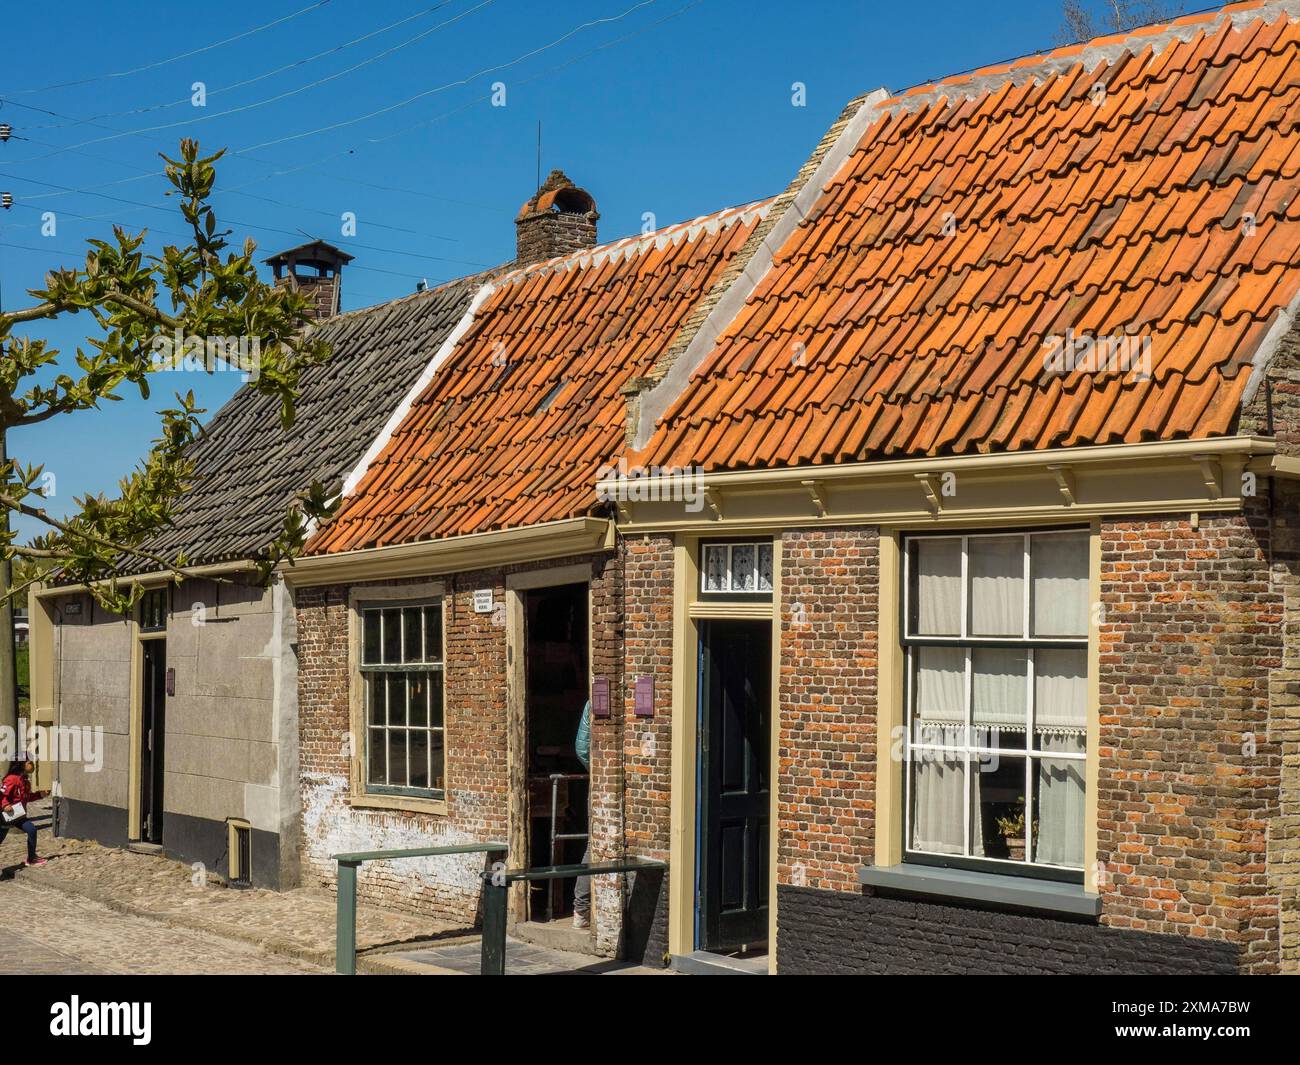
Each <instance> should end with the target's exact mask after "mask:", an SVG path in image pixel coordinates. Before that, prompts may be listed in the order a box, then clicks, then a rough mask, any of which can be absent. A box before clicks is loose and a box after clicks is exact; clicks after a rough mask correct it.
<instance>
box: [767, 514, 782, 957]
mask: <svg viewBox="0 0 1300 1065" xmlns="http://www.w3.org/2000/svg"><path fill="white" fill-rule="evenodd" d="M782 550H783V544H782V540H781V538H780V537H779V536H778V537H775V538H774V539H773V541H772V603H771V607H772V612H771V614H770V615H769V616H770V618H771V621H772V680H771V683H770V689H769V692H770V694H769V696H768V698H769V699H770V700H771V708H770V711H769V714H770V717H769V721H770V723H771V735H770V737H769V739H768V770H767V780H768V792H769V794H768V804H769V805H768V809H769V811H770V813H769V816H768V821H767V832H768V839H767V873H768V880H767V971H768V974H769V975H772V976H775V975H776V952H777V951H776V937H777V933H778V931H779V923H778V921H777V912H776V911H777V906H778V904H779V900H778V898H777V885H778V884H779V883H780V880H781V877H780V868H779V866H780V861H781V616H782V615H781V557H782Z"/></svg>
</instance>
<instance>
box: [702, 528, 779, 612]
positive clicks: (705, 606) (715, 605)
mask: <svg viewBox="0 0 1300 1065" xmlns="http://www.w3.org/2000/svg"><path fill="white" fill-rule="evenodd" d="M777 542H779V541H774V546H773V551H772V582H773V585H774V586H775V583H776V549H775V543H777ZM690 615H691V617H693V618H737V619H750V620H753V621H771V620H772V619H773V618H774V617H777V616H779V612H778V611H777V609H776V592H775V590H774V591H773V593H772V602H770V603H744V602H739V603H738V602H732V601H728V600H722V601H713V600H710V601H709V602H704V603H702V602H700V601H698V600H696V601H695V602H693V603H692V604H691V605H690Z"/></svg>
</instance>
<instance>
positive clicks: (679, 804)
mask: <svg viewBox="0 0 1300 1065" xmlns="http://www.w3.org/2000/svg"><path fill="white" fill-rule="evenodd" d="M697 550H698V546H697V541H696V539H695V538H694V537H691V536H679V537H677V538H676V539H675V541H674V544H673V706H672V768H671V779H672V784H671V788H670V801H669V832H670V836H669V846H668V867H669V869H670V870H671V871H672V875H671V876H670V877H669V878H668V952H669V953H670V954H689V953H691V951H693V950H694V949H695V807H696V794H695V745H696V743H697V737H696V703H697V699H698V694H697V692H696V668H695V667H696V662H697V660H698V658H699V634H698V631H697V628H696V625H695V622H694V621H693V620H692V619H691V617H690V611H689V604H690V601H691V599H692V598H693V594H692V593H693V589H694V588H695V584H696V582H697V581H698V580H699V570H698V567H697V564H696V554H695V553H696V551H697Z"/></svg>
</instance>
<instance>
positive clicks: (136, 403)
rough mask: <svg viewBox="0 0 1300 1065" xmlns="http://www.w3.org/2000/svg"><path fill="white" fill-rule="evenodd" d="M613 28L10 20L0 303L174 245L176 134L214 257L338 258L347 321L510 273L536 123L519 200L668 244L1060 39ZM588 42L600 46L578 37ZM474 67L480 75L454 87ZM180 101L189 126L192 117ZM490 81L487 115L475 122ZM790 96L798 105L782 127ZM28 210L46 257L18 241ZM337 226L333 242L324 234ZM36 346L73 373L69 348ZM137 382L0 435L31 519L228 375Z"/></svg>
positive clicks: (91, 7)
mask: <svg viewBox="0 0 1300 1065" xmlns="http://www.w3.org/2000/svg"><path fill="white" fill-rule="evenodd" d="M634 5H637V0H584V2H574V3H566V4H538V3H529V2H525V0H448V2H444V3H440V4H436V5H435V3H434V0H399V2H392V3H383V4H375V3H366V2H362V0H326V2H324V3H314V0H263V2H259V3H248V2H242V0H232V2H227V3H224V4H194V5H184V6H183V7H178V6H177V5H174V4H163V3H135V4H129V5H128V4H113V5H106V4H103V3H90V2H70V3H64V4H62V5H60V6H59V9H58V16H57V19H52V18H51V17H50V13H51V11H52V9H51V8H49V7H47V6H42V5H37V4H21V5H19V4H13V5H9V6H8V8H7V10H6V15H5V39H6V46H5V62H4V65H3V68H0V122H8V123H10V124H11V125H13V127H14V134H15V137H16V138H26V139H15V140H12V141H10V142H9V143H7V144H0V191H7V192H11V193H12V194H13V196H14V199H15V206H14V208H13V209H12V210H9V211H6V212H0V284H2V285H3V299H4V306H5V307H6V308H7V309H13V308H15V307H18V306H21V305H22V304H23V303H24V301H25V299H26V297H25V295H24V293H25V291H26V290H27V289H29V288H31V287H33V286H36V285H39V284H40V283H41V279H42V277H43V276H44V273H45V271H47V270H49V269H50V268H52V267H55V266H59V265H70V264H73V263H75V262H77V261H79V260H80V259H81V258H82V256H83V254H84V253H83V252H82V251H81V250H80V249H82V248H83V247H84V241H85V239H86V238H87V237H89V236H104V235H107V233H108V232H109V227H110V226H111V224H112V223H113V222H118V223H121V224H123V225H125V226H127V227H128V228H130V229H132V230H138V229H140V228H145V227H149V228H150V229H151V230H152V231H154V232H155V235H154V236H153V237H152V238H151V241H150V245H151V246H153V247H158V246H161V244H162V243H164V242H166V241H169V240H171V239H172V237H171V236H170V234H175V233H179V231H180V228H181V227H180V225H179V219H178V217H177V216H175V215H174V214H173V213H169V212H168V210H166V208H167V204H168V201H167V200H165V198H164V196H163V192H164V190H165V182H164V180H163V179H162V177H161V176H152V177H151V176H148V175H149V174H150V172H151V171H156V169H157V167H158V165H159V164H158V158H157V153H158V152H159V151H171V152H174V151H175V148H176V144H177V141H178V140H179V138H180V137H182V136H193V137H197V138H198V139H200V141H201V142H202V144H203V145H204V147H205V148H217V147H226V148H228V149H230V150H231V151H232V153H237V154H232V155H231V156H230V157H229V158H228V159H227V160H226V161H224V162H223V164H221V168H220V172H219V173H220V178H219V182H218V193H217V195H216V196H215V198H214V201H213V202H214V204H215V206H216V207H217V210H218V214H219V216H220V218H221V220H222V221H223V222H225V223H226V224H228V225H229V226H230V227H231V228H233V230H234V231H235V232H234V238H235V240H236V241H239V240H242V239H243V237H244V236H246V235H251V236H252V237H253V238H254V239H255V240H256V241H257V243H258V246H259V249H260V253H261V254H263V255H269V254H272V253H273V252H275V251H278V250H280V249H282V248H285V247H290V246H292V245H294V244H297V243H302V242H303V241H304V240H306V239H307V238H308V236H311V237H320V238H322V239H325V240H328V241H331V242H332V243H335V244H338V245H339V246H341V247H343V248H345V249H347V250H348V251H350V252H351V253H352V254H354V255H355V256H356V261H355V262H354V263H353V264H352V266H351V267H349V268H348V270H347V272H346V273H345V276H344V282H343V301H344V306H345V308H347V309H351V308H355V307H362V306H367V305H369V304H373V303H378V302H381V301H383V300H386V299H391V298H393V297H396V296H401V295H404V294H406V293H409V292H411V291H413V290H414V288H415V285H416V282H417V281H419V280H420V279H422V278H427V279H428V280H429V282H430V283H431V284H432V283H435V282H436V281H438V280H441V279H449V278H452V277H456V276H459V275H462V274H465V273H470V272H473V271H475V270H476V269H478V268H480V267H482V266H484V265H490V264H494V263H498V262H502V261H505V260H508V259H510V258H511V257H512V256H513V252H514V226H513V225H512V221H513V218H514V215H515V212H516V211H517V210H518V208H519V205H520V204H521V203H522V202H523V201H524V200H525V199H527V198H528V196H529V195H530V194H531V192H532V191H533V188H534V187H535V178H536V168H537V158H536V138H537V123H538V121H539V120H540V121H541V123H542V159H541V163H542V173H543V175H544V174H545V173H546V172H547V171H549V170H550V169H551V168H552V167H560V168H562V169H563V170H565V171H566V172H567V173H568V174H569V176H570V177H571V178H573V180H574V181H576V182H577V183H578V184H579V185H582V186H583V187H584V188H586V189H588V191H590V192H591V193H592V194H593V195H594V197H595V198H596V202H597V206H598V208H599V210H600V213H601V221H600V235H601V238H602V239H613V238H616V237H619V236H624V235H627V234H629V233H633V232H636V231H638V230H640V228H641V226H642V219H643V216H644V215H645V214H646V213H647V212H650V213H653V215H654V217H655V220H656V221H657V223H658V224H659V225H665V224H669V223H672V222H676V221H680V220H682V219H685V218H691V217H694V216H696V215H699V214H703V213H706V212H709V211H714V210H717V209H719V208H721V207H725V206H729V205H732V204H738V203H744V202H746V201H749V200H752V199H756V198H759V197H762V196H767V195H770V194H773V193H776V192H778V191H780V189H782V188H783V187H784V186H785V185H786V183H787V182H788V181H789V180H790V178H791V176H792V175H793V173H794V172H795V170H796V169H797V168H798V166H799V165H800V163H801V162H802V160H803V159H804V157H805V156H806V155H807V153H808V152H809V150H810V149H811V148H812V147H813V145H815V144H816V142H817V141H818V139H819V138H820V137H821V135H822V133H823V132H824V131H825V129H826V127H827V126H828V125H829V124H830V123H831V121H832V120H833V119H834V118H835V116H836V115H837V114H838V113H839V111H840V109H841V108H842V107H843V105H844V103H845V102H846V101H847V100H849V99H850V98H852V97H853V96H855V95H858V94H859V93H862V92H865V91H868V90H871V89H874V88H876V87H878V86H881V85H884V86H887V87H888V88H890V89H893V90H898V89H901V88H905V87H907V86H910V85H914V84H917V83H920V82H923V81H927V80H930V79H932V78H935V77H940V76H943V75H945V74H949V73H953V72H956V71H961V70H966V69H970V68H972V67H976V66H980V65H983V64H986V63H991V62H996V61H999V60H1003V59H1009V58H1012V57H1015V56H1018V55H1023V54H1025V53H1029V52H1033V51H1038V50H1041V49H1043V48H1047V47H1051V46H1053V45H1054V44H1056V43H1057V41H1056V35H1057V32H1058V30H1059V28H1060V25H1061V14H1060V8H1061V5H1060V2H1059V0H985V2H979V3H972V2H970V0H927V2H925V3H915V4H899V3H896V2H889V3H883V2H882V3H875V2H871V3H869V2H840V3H832V2H811V3H789V2H780V3H778V2H766V0H758V2H753V0H751V2H744V0H645V2H642V3H641V4H640V5H639V6H635V7H634ZM1187 6H1188V7H1189V8H1194V7H1200V6H1203V5H1200V4H1189V5H1187ZM435 7H436V10H431V9H434V8H435ZM304 9H308V10H305V11H304ZM299 12H303V13H300V14H299ZM620 16H621V17H620ZM275 20H282V21H280V23H279V24H278V25H274V26H271V27H270V28H266V29H262V30H260V31H259V32H256V33H252V34H249V35H247V36H244V37H242V38H241V39H239V40H237V41H234V42H232V43H229V44H225V45H222V46H220V47H216V48H210V49H209V48H208V47H207V46H209V45H212V44H215V43H217V42H220V41H223V40H226V39H227V38H230V37H233V36H235V35H238V34H244V33H245V32H246V31H249V30H254V29H256V28H258V27H262V26H264V25H266V24H267V23H271V22H273V21H275ZM399 20H406V21H404V22H402V24H401V25H397V26H393V27H392V28H390V29H388V30H386V31H385V32H381V33H376V32H375V31H377V30H380V29H381V28H383V27H385V26H389V25H390V24H393V23H397V22H399ZM595 20H608V21H603V22H601V23H599V24H597V25H590V26H586V27H585V28H579V27H582V26H583V24H584V23H589V22H594V21H595ZM444 23H446V24H445V25H441V24H444ZM370 34H373V36H369V37H368V38H367V39H365V40H362V41H360V42H359V43H356V44H352V45H350V46H349V47H345V48H339V46H340V45H343V44H346V43H347V42H350V41H353V40H354V39H356V38H359V37H363V36H365V35H370ZM417 35H423V36H418V39H414V40H412V39H413V38H417ZM555 42H558V43H555ZM399 46H400V47H399ZM547 46H549V47H547ZM200 49H203V50H202V51H198V54H191V55H188V56H186V57H185V58H179V59H176V60H175V61H174V62H163V61H164V60H168V59H170V58H172V57H176V56H181V55H182V54H184V53H192V52H196V51H197V50H200ZM393 49H395V50H393ZM389 50H393V51H391V53H390V54H386V55H385V54H383V53H386V52H389ZM320 53H325V54H324V55H320V57H319V58H314V59H313V58H311V57H314V56H317V55H318V54H320ZM530 53H535V54H531V55H530ZM304 60H310V61H304ZM358 64H365V65H364V66H361V67H360V69H357V70H353V71H349V69H348V68H351V67H354V66H357V65H358ZM493 67H502V68H503V69H497V70H495V71H491V72H488V73H481V74H480V73H479V72H481V71H484V70H485V69H487V68H493ZM141 68H144V69H141ZM280 68H288V69H284V70H280ZM277 70H278V71H279V72H278V73H272V72H274V71H277ZM262 75H268V76H265V77H263V76H262ZM333 75H338V76H333ZM254 79H256V80H254ZM322 79H329V80H325V81H323V83H321V84H313V83H316V82H321V81H322ZM196 82H202V83H203V84H204V86H205V87H206V93H207V100H206V106H205V107H201V108H200V107H195V106H193V105H192V103H191V102H190V98H191V96H192V93H193V86H194V84H195V83H196ZM241 82H250V83H248V84H243V85H240V84H239V83H241ZM495 82H501V83H504V85H505V106H504V107H500V106H496V107H494V106H492V103H491V99H490V97H491V94H492V91H493V83H495ZM795 82H802V83H803V84H804V85H805V86H806V106H803V107H796V106H792V102H791V97H792V85H793V83H795ZM458 83H460V84H458ZM417 95H420V97H421V98H419V99H416V100H414V101H413V102H411V103H409V104H404V105H402V106H394V105H399V104H402V102H403V101H406V100H408V99H410V98H411V97H415V96H417ZM274 97H279V99H272V98H274ZM177 101H181V102H179V103H177ZM266 101H270V102H266ZM47 112H54V114H50V113H47ZM222 112H231V113H228V114H222ZM374 112H381V113H379V114H373V113H374ZM367 115H372V117H367V118H363V119H362V120H361V121H353V120H355V119H358V118H362V116H367ZM160 126H167V127H170V128H164V129H158V128H152V127H160ZM328 126H335V127H336V128H333V129H322V127H328ZM146 130H147V131H146ZM124 131H144V132H138V133H134V134H133V135H126V136H123V135H120V134H121V133H122V132H124ZM314 131H319V132H314ZM304 133H308V134H310V135H308V136H299V135H300V134H304ZM287 138H292V139H287ZM87 142H94V143H87ZM268 142H278V143H269V144H268ZM259 145H264V146H263V147H256V148H255V150H247V149H253V148H254V147H255V146H259ZM126 179H133V180H126ZM92 186H94V187H96V188H95V191H94V192H92V191H90V189H91V187H92ZM65 190H77V191H73V192H67V191H65ZM96 193H98V194H96ZM272 201H274V202H272ZM158 207H163V208H164V210H158V209H157V208H158ZM47 211H53V212H55V213H56V219H55V222H56V225H57V234H56V235H54V236H44V235H42V232H41V223H42V214H43V212H47ZM345 211H348V212H354V213H355V215H356V217H357V234H356V236H355V238H351V239H348V238H344V237H342V236H341V234H340V225H341V222H340V216H341V215H342V213H343V212H345ZM79 216H81V217H79ZM157 230H164V231H170V233H157V232H156V231H157ZM89 324H90V325H93V323H89ZM41 328H44V329H45V332H41V333H37V334H36V335H41V336H44V337H46V338H47V339H48V340H49V341H50V342H51V343H52V344H53V345H54V346H57V347H59V348H60V349H61V350H62V351H64V352H65V358H67V359H68V361H71V356H72V353H73V351H74V350H75V348H76V346H77V345H78V343H84V335H85V330H86V329H87V328H89V326H88V324H87V323H85V322H83V321H78V320H70V321H66V322H60V323H57V324H54V325H51V326H48V327H41ZM155 381H156V387H155V391H154V396H153V398H152V399H151V400H150V401H142V400H140V398H139V397H138V396H135V395H127V396H126V398H125V399H124V401H123V402H121V403H116V404H109V405H108V406H107V407H106V408H105V409H104V410H103V411H96V412H88V413H86V414H82V415H77V416H74V417H72V418H60V419H56V420H55V421H53V422H50V423H47V424H46V425H45V426H41V427H36V428H32V429H27V430H23V431H21V432H18V433H15V434H13V435H12V436H11V439H10V443H9V447H10V451H11V453H12V454H15V455H17V456H18V457H19V458H20V459H22V460H23V461H25V462H32V463H38V462H39V463H44V464H45V465H46V467H47V469H48V470H49V471H50V472H52V473H53V474H54V475H55V477H56V488H57V493H56V495H55V497H54V498H53V499H52V500H51V503H50V505H51V509H53V510H55V511H56V512H59V511H62V510H64V509H65V508H67V507H69V506H70V505H71V503H72V499H73V497H74V496H76V495H78V494H81V493H84V492H87V491H108V490H111V489H112V488H113V486H114V485H115V484H116V482H117V479H118V478H119V477H120V476H122V474H123V473H125V472H126V471H127V470H129V469H130V468H131V466H132V465H133V464H134V463H135V462H136V461H137V460H138V459H139V458H140V456H141V455H142V454H143V453H144V451H145V450H146V449H147V447H148V443H149V441H150V439H151V438H152V437H153V436H154V435H155V433H156V430H157V418H156V416H155V413H154V412H155V411H156V410H157V409H158V408H159V407H160V406H162V405H165V403H166V400H168V399H169V398H170V395H171V392H172V391H173V390H174V389H175V388H176V387H182V386H183V387H184V388H193V389H194V390H195V392H196V393H197V394H198V396H199V397H200V399H201V401H202V403H203V404H204V405H205V406H206V407H207V408H208V409H209V410H210V411H212V410H215V409H216V408H217V407H218V406H220V404H221V403H222V402H223V401H224V400H225V399H226V398H227V397H228V396H229V395H230V393H231V392H232V390H233V388H234V387H235V385H236V383H237V378H236V377H235V376H234V375H233V374H217V375H215V376H213V377H205V376H203V375H195V374H189V375H186V376H185V377H184V378H179V379H178V378H175V377H173V376H172V375H160V376H159V377H157V378H156V379H155ZM396 399H397V397H394V401H396ZM21 528H22V529H23V531H24V533H26V532H29V531H30V530H31V526H30V525H23V526H21Z"/></svg>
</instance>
